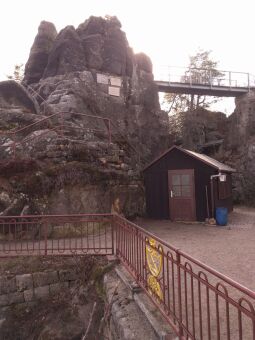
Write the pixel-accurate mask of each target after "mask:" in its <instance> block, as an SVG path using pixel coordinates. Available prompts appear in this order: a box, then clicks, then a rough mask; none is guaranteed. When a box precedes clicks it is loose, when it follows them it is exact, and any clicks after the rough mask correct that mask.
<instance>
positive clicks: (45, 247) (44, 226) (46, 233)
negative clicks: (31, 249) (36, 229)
mask: <svg viewBox="0 0 255 340" xmlns="http://www.w3.org/2000/svg"><path fill="white" fill-rule="evenodd" d="M43 232H44V255H47V253H48V223H43Z"/></svg>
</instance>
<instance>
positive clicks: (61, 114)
mask: <svg viewBox="0 0 255 340" xmlns="http://www.w3.org/2000/svg"><path fill="white" fill-rule="evenodd" d="M60 117H61V118H60V120H61V137H63V136H64V117H63V112H62V111H61V113H60Z"/></svg>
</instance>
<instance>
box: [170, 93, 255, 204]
mask: <svg viewBox="0 0 255 340" xmlns="http://www.w3.org/2000/svg"><path fill="white" fill-rule="evenodd" d="M170 138H171V141H172V143H176V144H180V145H182V146H183V147H185V148H187V149H190V150H194V151H198V152H202V153H205V154H207V155H209V156H211V157H213V158H216V159H218V160H219V161H221V162H223V163H226V164H228V165H230V166H231V167H233V168H235V169H236V173H234V174H233V176H232V178H233V188H234V190H233V193H234V200H235V202H236V203H242V204H251V205H255V179H254V173H255V91H253V90H251V91H250V92H249V93H248V94H246V95H243V96H241V97H237V98H236V108H235V111H234V112H233V113H232V114H231V115H230V116H229V117H226V115H225V114H223V113H221V112H211V111H208V110H205V109H198V110H195V111H192V112H183V113H180V114H178V115H176V116H173V117H171V118H170Z"/></svg>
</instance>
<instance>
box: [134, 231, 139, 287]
mask: <svg viewBox="0 0 255 340" xmlns="http://www.w3.org/2000/svg"><path fill="white" fill-rule="evenodd" d="M135 237H136V282H137V283H138V282H139V265H138V264H139V247H138V245H139V242H138V228H136V233H135Z"/></svg>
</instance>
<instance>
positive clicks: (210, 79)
mask: <svg viewBox="0 0 255 340" xmlns="http://www.w3.org/2000/svg"><path fill="white" fill-rule="evenodd" d="M209 82H210V86H211V88H212V83H213V82H212V70H209Z"/></svg>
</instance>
